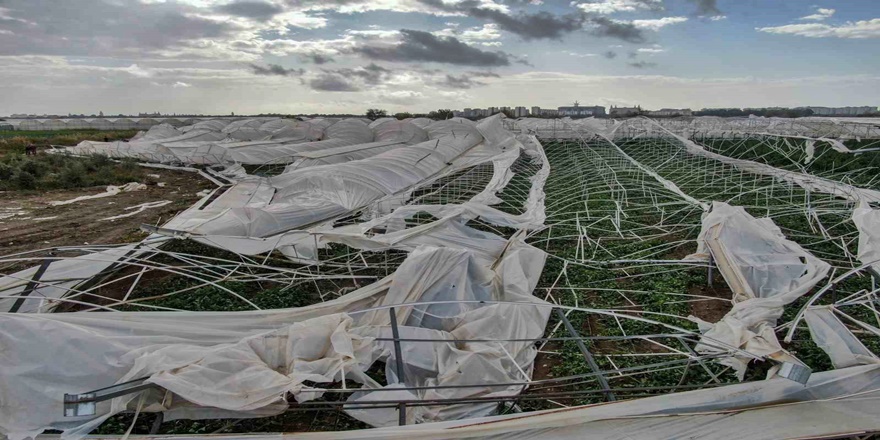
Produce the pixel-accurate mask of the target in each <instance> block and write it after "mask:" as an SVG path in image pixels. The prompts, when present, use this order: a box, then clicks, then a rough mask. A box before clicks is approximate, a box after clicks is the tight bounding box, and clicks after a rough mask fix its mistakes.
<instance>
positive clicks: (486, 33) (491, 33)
mask: <svg viewBox="0 0 880 440" xmlns="http://www.w3.org/2000/svg"><path fill="white" fill-rule="evenodd" d="M499 38H501V32H499V31H498V25H497V24H495V23H487V24H484V25H483V27H482V28H471V29H468V30H466V31H464V32H462V33H461V39H462V40H464V41H466V42H468V41H476V40H480V41H483V40H497V39H499Z"/></svg>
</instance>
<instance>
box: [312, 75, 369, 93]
mask: <svg viewBox="0 0 880 440" xmlns="http://www.w3.org/2000/svg"><path fill="white" fill-rule="evenodd" d="M309 87H311V88H312V89H315V90H320V91H322V92H358V91H360V90H361V89H360V87H358V86H357V85H356V84H353V83H352V82H349V81H348V80H347V79H345V77H343V76H340V75H338V74H335V73H328V72H325V73H322V74H321V75H319V76H318V77H317V78H314V79H312V80H311V81H309Z"/></svg>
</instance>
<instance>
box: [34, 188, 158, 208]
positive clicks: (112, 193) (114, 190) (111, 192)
mask: <svg viewBox="0 0 880 440" xmlns="http://www.w3.org/2000/svg"><path fill="white" fill-rule="evenodd" d="M144 189H147V185H144V184H143V183H137V182H129V183H126V184H125V185H122V186H114V185H110V186H108V187H107V188H106V189H105V190H104V192H102V193H98V194H93V195H90V196H79V197H77V198H75V199H70V200H63V201H56V202H49V205H50V206H62V205H70V204H71V203H77V202H81V201H83V200H92V199H100V198H103V197H111V196H115V195H116V194H119V193H121V192H131V191H140V190H144Z"/></svg>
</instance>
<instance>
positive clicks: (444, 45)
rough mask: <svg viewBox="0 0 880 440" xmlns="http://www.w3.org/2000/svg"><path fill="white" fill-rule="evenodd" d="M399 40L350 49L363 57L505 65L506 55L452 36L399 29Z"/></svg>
mask: <svg viewBox="0 0 880 440" xmlns="http://www.w3.org/2000/svg"><path fill="white" fill-rule="evenodd" d="M400 33H401V36H402V37H403V40H402V41H401V42H400V43H396V44H393V45H386V44H375V43H371V44H365V45H362V46H359V47H356V48H354V49H353V51H354V52H355V53H358V54H360V55H362V56H364V57H366V58H369V59H373V60H382V61H403V62H415V61H423V62H434V63H446V64H458V65H465V66H487V67H488V66H508V65H510V58H509V56H508V54H506V53H504V52H501V51H494V52H490V51H484V50H480V49H477V48H475V47H471V46H468V45H467V44H465V43H462V42H461V41H460V40H458V39H457V38H455V37H437V36H435V35H433V34H431V33H429V32H423V31H416V30H412V29H401V31H400Z"/></svg>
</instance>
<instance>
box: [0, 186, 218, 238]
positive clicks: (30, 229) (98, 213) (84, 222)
mask: <svg viewBox="0 0 880 440" xmlns="http://www.w3.org/2000/svg"><path fill="white" fill-rule="evenodd" d="M145 173H147V174H158V175H159V176H160V177H159V178H158V179H155V180H156V182H164V183H165V186H164V187H160V186H158V185H148V186H147V188H146V189H144V190H140V191H132V192H122V193H119V194H117V195H114V196H109V197H104V198H99V199H91V200H83V201H80V202H75V203H72V204H69V205H61V206H51V205H50V204H49V202H51V201H63V200H70V199H73V198H76V197H79V196H84V195H93V194H99V193H102V192H104V191H105V187H102V186H98V187H90V188H79V189H74V190H52V191H43V192H33V191H30V192H19V191H2V192H0V217H3V215H2V214H8V213H11V212H17V214H16V215H15V216H12V217H7V218H0V255H9V254H15V253H19V252H25V251H31V250H37V249H43V248H48V247H54V246H74V245H84V244H93V245H94V244H116V243H131V242H136V241H139V240H141V239H142V238H144V237H146V233H144V232H142V231H141V230H140V226H141V224H142V223H146V224H151V225H156V224H160V225H161V224H162V223H164V222H167V221H168V220H169V219H171V218H172V217H173V216H174V215H176V214H177V213H179V212H180V211H183V210H184V209H186V208H189V207H190V206H192V204H193V203H195V202H196V201H197V200H198V199H199V197H198V196H197V195H196V193H198V192H199V191H201V190H204V189H212V188H214V187H215V185H214V184H213V183H211V182H209V181H208V180H206V179H205V178H203V177H201V176H200V175H199V174H197V173H192V172H185V171H171V170H162V169H147V170H146V171H145ZM162 200H170V201H171V202H172V203H169V204H167V205H165V206H161V207H157V208H150V209H147V210H145V211H143V212H140V213H138V214H135V215H132V216H130V217H125V218H121V219H115V220H101V219H104V218H107V217H113V216H117V215H120V214H126V213H129V212H131V211H130V210H128V211H127V210H126V209H125V208H128V207H132V206H135V205H140V204H142V203H148V202H158V201H162Z"/></svg>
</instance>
